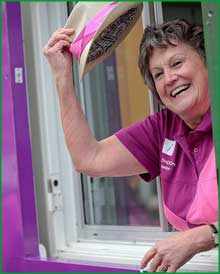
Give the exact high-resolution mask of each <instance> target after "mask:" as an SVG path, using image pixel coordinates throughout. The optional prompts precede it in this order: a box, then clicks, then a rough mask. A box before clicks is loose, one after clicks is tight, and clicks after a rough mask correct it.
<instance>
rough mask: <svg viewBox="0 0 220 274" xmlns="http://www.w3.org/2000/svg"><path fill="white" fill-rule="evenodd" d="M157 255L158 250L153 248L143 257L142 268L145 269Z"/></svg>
mask: <svg viewBox="0 0 220 274" xmlns="http://www.w3.org/2000/svg"><path fill="white" fill-rule="evenodd" d="M156 254H157V249H155V248H151V249H150V250H149V251H148V252H147V253H146V254H145V255H144V257H143V259H142V261H141V265H140V268H141V269H144V268H145V267H146V266H147V264H148V263H149V262H150V260H151V259H152V258H153V257H154V256H155V255H156Z"/></svg>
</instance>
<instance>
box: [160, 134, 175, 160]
mask: <svg viewBox="0 0 220 274" xmlns="http://www.w3.org/2000/svg"><path fill="white" fill-rule="evenodd" d="M175 145H176V141H172V140H169V139H167V138H165V140H164V144H163V150H162V152H163V153H164V154H166V155H169V156H171V155H173V152H174V148H175Z"/></svg>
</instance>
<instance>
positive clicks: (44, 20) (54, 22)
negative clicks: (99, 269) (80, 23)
mask: <svg viewBox="0 0 220 274" xmlns="http://www.w3.org/2000/svg"><path fill="white" fill-rule="evenodd" d="M160 4H161V3H160V2H157V3H156V2H155V3H154V5H156V7H157V11H158V10H159V7H160ZM147 5H148V3H144V11H145V12H144V15H143V16H145V15H146V13H147V12H148V8H147ZM21 6H22V14H23V16H22V18H23V29H24V33H25V35H24V44H25V43H27V44H26V46H25V57H26V67H27V70H26V71H27V75H26V76H27V85H28V89H27V90H28V94H29V107H30V106H31V105H32V104H34V108H35V109H37V114H33V112H32V110H31V107H30V111H29V115H30V124H31V130H32V144H33V146H32V148H33V161H34V165H35V166H36V165H37V164H38V163H39V161H41V168H42V169H43V170H42V174H41V177H38V172H37V171H36V169H35V172H36V174H35V178H41V180H39V181H37V182H36V183H37V184H39V186H40V188H39V189H40V191H41V192H40V194H39V193H38V197H37V199H39V195H41V197H40V202H42V204H43V205H44V206H45V208H44V210H45V211H41V210H40V209H39V210H38V218H39V223H40V231H41V229H42V235H43V236H42V238H43V237H44V234H46V239H44V241H45V243H47V245H46V244H45V245H46V250H47V254H48V256H50V257H55V258H65V259H67V260H74V262H76V261H79V263H80V262H83V264H85V263H92V264H97V265H100V264H104V265H112V266H114V267H123V268H130V269H138V268H139V263H140V260H141V258H142V256H143V255H144V253H145V252H146V251H147V250H149V249H150V248H151V247H152V246H153V245H154V242H155V241H157V240H159V239H163V238H165V237H167V236H168V235H171V233H172V232H163V231H162V230H163V229H165V227H166V224H163V225H164V227H162V228H161V227H158V228H151V227H148V228H144V227H124V226H115V227H114V226H85V225H84V224H83V221H82V216H83V213H82V200H81V197H80V195H79V193H81V179H80V174H78V173H77V172H76V171H75V170H74V167H73V166H72V162H71V159H70V157H69V154H68V152H67V148H66V145H65V141H64V136H63V132H62V127H61V121H60V115H59V104H58V100H57V97H56V95H55V94H56V89H55V85H54V80H53V77H52V74H51V71H50V68H49V65H48V64H47V62H46V60H45V58H44V57H43V54H42V48H43V45H44V44H45V43H46V42H47V40H48V37H49V36H50V35H51V33H52V32H53V31H54V30H55V29H56V28H58V27H60V26H62V25H64V23H65V21H66V18H67V9H66V3H65V2H55V3H51V2H27V3H25V2H24V3H21ZM25 10H28V13H29V15H28V16H27V14H26V15H25ZM147 18H149V16H146V18H145V20H147ZM27 22H28V24H27ZM144 22H145V24H146V21H144ZM27 33H28V35H27ZM80 85H82V83H81V84H80ZM81 88H82V87H81ZM81 95H82V94H81ZM35 116H36V117H35ZM54 117H55V120H56V123H54ZM35 123H36V124H35ZM33 124H35V125H33ZM34 127H36V128H37V131H38V134H39V136H38V139H37V140H36V139H34V138H33V135H34V134H35V130H36V129H35V128H34ZM36 142H37V145H36ZM38 150H39V151H40V154H39V152H38ZM35 154H36V155H37V156H36V158H35ZM39 155H40V156H39ZM39 158H40V159H39ZM64 170H65V171H66V170H68V172H63V171H64ZM55 180H57V181H58V182H59V184H58V187H55V185H54V184H53V183H54V181H55ZM60 182H63V183H62V184H60ZM39 189H38V186H36V192H38V191H39ZM64 197H65V199H63V198H64ZM55 206H57V207H58V210H56V209H55ZM67 208H68V210H67ZM70 212H71V214H72V218H70V217H69V215H70ZM162 218H163V217H162ZM42 220H43V221H42ZM41 223H42V224H43V225H42V224H41ZM42 226H44V227H43V228H42ZM97 231H98V233H97ZM112 233H114V234H115V235H117V237H118V239H120V241H119V240H118V241H116V240H114V241H113V240H112ZM97 235H98V236H97ZM128 235H129V237H128ZM129 239H132V240H129ZM201 270H202V271H204V270H205V271H213V270H214V271H215V270H216V271H217V250H211V251H208V252H205V253H201V254H197V255H196V256H195V257H193V259H192V260H190V262H188V263H187V264H186V265H184V266H183V267H182V271H195V272H197V271H201Z"/></svg>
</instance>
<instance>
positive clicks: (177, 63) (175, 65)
mask: <svg viewBox="0 0 220 274" xmlns="http://www.w3.org/2000/svg"><path fill="white" fill-rule="evenodd" d="M181 64H182V61H176V62H175V63H173V67H178V66H180V65H181Z"/></svg>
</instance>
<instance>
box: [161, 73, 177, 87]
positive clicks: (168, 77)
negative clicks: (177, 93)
mask: <svg viewBox="0 0 220 274" xmlns="http://www.w3.org/2000/svg"><path fill="white" fill-rule="evenodd" d="M177 79H178V77H177V75H176V74H175V73H174V72H172V71H170V70H167V71H165V72H164V80H165V84H166V85H171V84H173V82H175V81H176V80H177Z"/></svg>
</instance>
